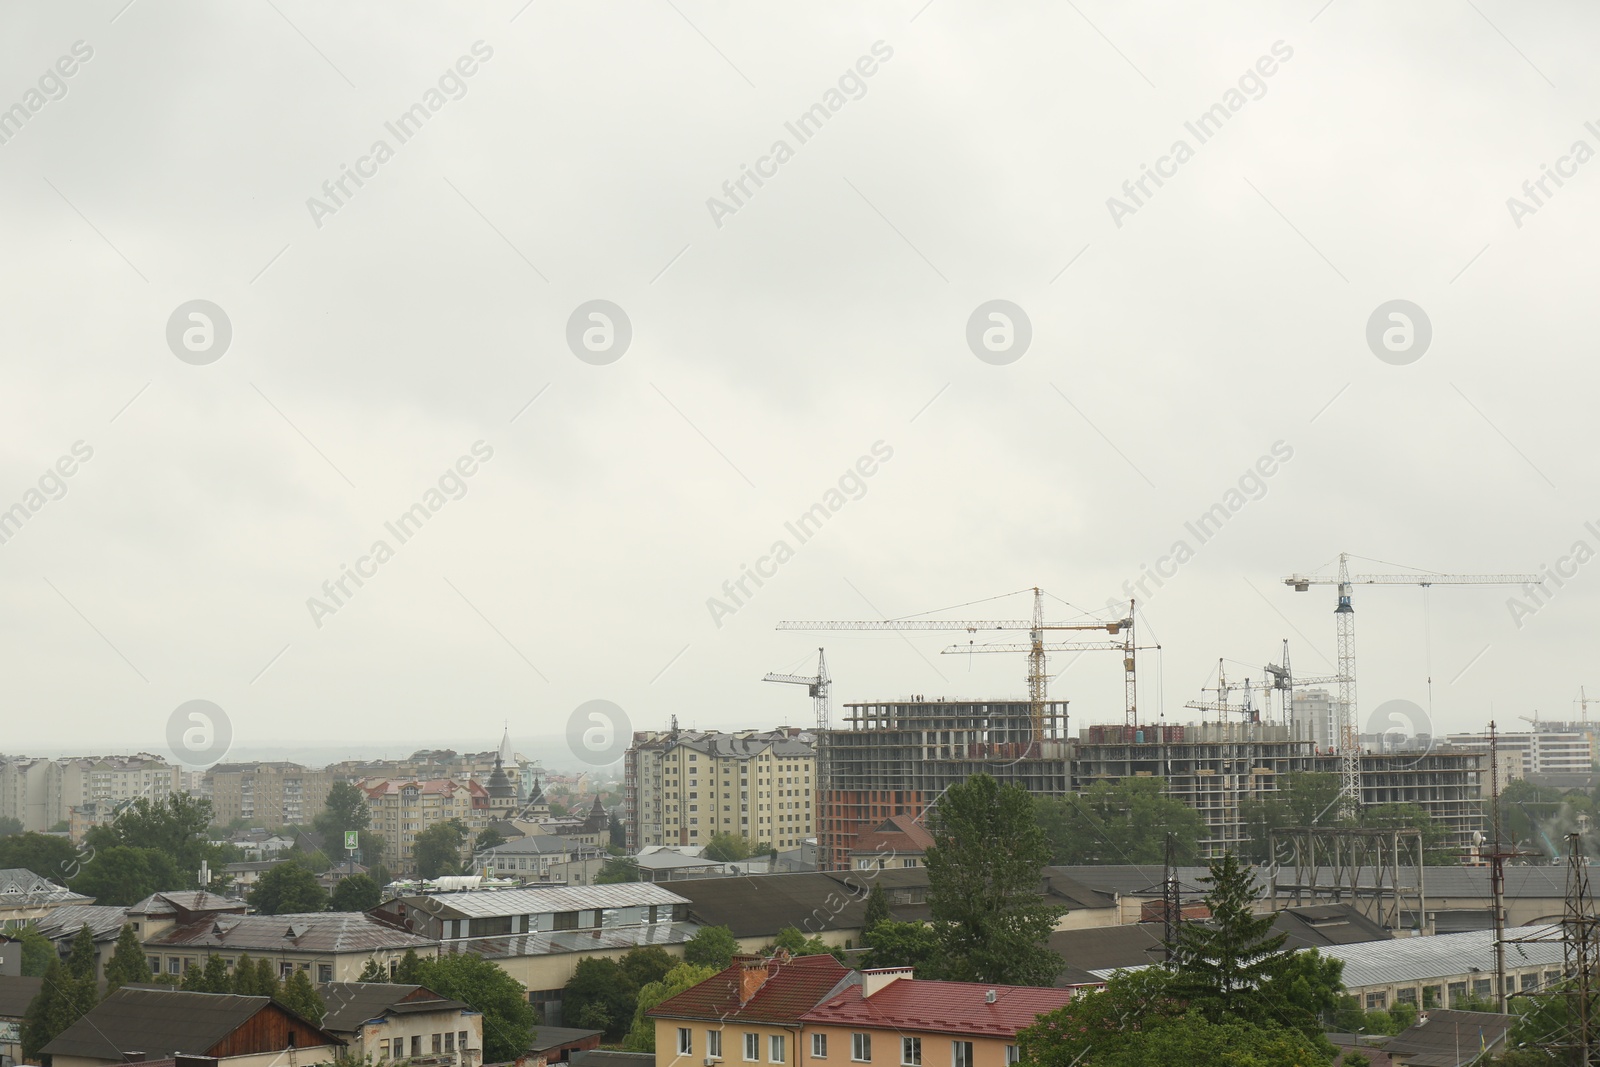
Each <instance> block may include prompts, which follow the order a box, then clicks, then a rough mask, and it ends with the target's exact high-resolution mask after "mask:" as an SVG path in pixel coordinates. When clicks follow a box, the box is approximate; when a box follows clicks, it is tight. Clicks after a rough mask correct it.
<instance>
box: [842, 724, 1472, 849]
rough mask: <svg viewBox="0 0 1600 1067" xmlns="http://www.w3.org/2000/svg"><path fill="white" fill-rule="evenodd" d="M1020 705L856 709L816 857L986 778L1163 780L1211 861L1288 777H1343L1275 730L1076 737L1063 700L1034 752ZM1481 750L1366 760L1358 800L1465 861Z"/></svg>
mask: <svg viewBox="0 0 1600 1067" xmlns="http://www.w3.org/2000/svg"><path fill="white" fill-rule="evenodd" d="M1030 718H1031V705H1030V704H1029V702H1028V701H1024V700H997V701H951V700H922V699H920V698H915V699H911V700H904V701H893V702H883V703H872V704H847V705H845V716H844V723H843V728H841V729H832V730H828V731H826V732H825V733H824V734H823V735H822V737H821V739H820V740H821V743H822V744H823V745H824V746H826V759H825V763H826V766H827V778H826V780H825V781H823V782H820V783H819V786H820V788H819V798H818V802H819V813H820V816H821V818H820V819H819V822H818V828H817V829H818V837H819V840H818V845H819V849H818V853H819V860H820V862H821V863H823V864H826V865H828V866H829V867H831V868H833V869H841V868H844V867H846V866H848V862H847V860H848V856H849V852H850V849H851V847H852V846H853V844H854V842H855V838H856V834H857V833H858V832H860V831H861V830H862V829H864V828H865V827H866V826H868V825H870V824H874V823H876V822H877V821H879V820H881V819H883V818H885V817H887V816H889V815H898V814H906V813H909V814H912V815H914V816H921V815H922V814H923V813H924V812H925V811H926V810H927V808H928V807H929V806H930V805H931V804H932V803H933V801H934V800H935V799H936V798H937V797H938V796H939V794H940V793H941V792H942V791H943V790H944V789H946V788H948V787H949V786H950V785H952V784H953V783H955V782H959V781H961V780H962V779H964V778H966V777H967V776H968V775H971V774H976V773H978V772H987V773H988V774H990V775H992V776H993V777H995V778H996V779H998V780H1000V781H1002V782H1016V783H1018V784H1021V785H1023V786H1025V787H1026V788H1027V789H1028V790H1029V792H1031V793H1033V794H1035V795H1039V796H1061V795H1065V794H1067V793H1071V792H1078V791H1081V790H1083V789H1085V788H1088V787H1089V786H1090V785H1092V784H1094V783H1095V782H1097V781H1108V782H1115V781H1118V780H1120V779H1123V778H1135V777H1158V778H1162V779H1165V780H1166V782H1167V790H1168V792H1169V794H1170V795H1171V796H1173V797H1174V798H1175V799H1177V800H1180V801H1182V802H1183V803H1184V804H1186V805H1188V806H1189V807H1191V808H1193V809H1195V810H1196V811H1198V812H1199V813H1200V814H1201V816H1202V817H1203V818H1204V819H1205V822H1206V827H1207V833H1206V836H1205V837H1204V838H1202V840H1201V841H1200V849H1201V853H1202V855H1205V856H1215V855H1218V854H1220V853H1222V852H1224V851H1226V850H1229V849H1234V848H1237V847H1238V846H1239V844H1240V843H1241V842H1243V841H1245V840H1248V838H1249V831H1248V829H1247V827H1246V825H1245V822H1244V813H1245V812H1246V811H1247V810H1248V808H1247V807H1246V804H1247V802H1248V801H1251V800H1265V799H1268V798H1270V797H1271V796H1273V794H1275V793H1276V791H1277V788H1278V781H1279V779H1280V776H1281V775H1284V774H1288V773H1292V772H1296V771H1322V772H1331V773H1338V772H1339V770H1340V766H1339V764H1340V757H1339V756H1338V755H1336V754H1333V753H1330V752H1328V751H1327V750H1325V749H1323V750H1319V749H1318V748H1317V746H1316V745H1315V744H1314V743H1313V742H1312V741H1310V740H1302V739H1296V736H1295V735H1296V734H1297V733H1299V731H1294V730H1293V729H1292V728H1291V727H1290V726H1287V725H1283V724H1279V723H1262V722H1254V723H1250V722H1217V723H1201V724H1199V725H1192V724H1191V725H1183V726H1179V725H1172V726H1166V725H1162V726H1146V727H1128V726H1088V727H1085V728H1083V729H1081V730H1080V731H1079V735H1078V736H1077V737H1076V738H1068V737H1067V736H1066V728H1067V703H1066V702H1065V701H1050V702H1048V703H1046V705H1045V710H1044V715H1043V730H1042V731H1041V738H1040V740H1039V741H1038V742H1034V741H1033V740H1032V738H1033V731H1032V728H1031V726H1030ZM1487 761H1488V757H1487V754H1485V753H1481V752H1463V751H1459V750H1457V751H1452V752H1434V753H1416V752H1407V753H1363V754H1362V756H1361V802H1362V805H1363V806H1375V805H1379V804H1416V805H1417V806H1419V807H1420V808H1422V809H1423V810H1424V811H1426V812H1427V813H1428V814H1429V815H1431V816H1432V817H1433V818H1434V819H1435V820H1436V821H1437V822H1438V823H1439V824H1440V825H1441V826H1443V827H1444V828H1445V830H1446V837H1445V839H1444V844H1446V845H1447V846H1449V847H1452V848H1459V849H1461V850H1462V851H1465V850H1466V849H1467V847H1468V846H1469V845H1470V844H1471V838H1472V831H1473V830H1475V829H1477V828H1478V827H1479V826H1480V825H1481V812H1480V805H1479V797H1480V796H1481V795H1482V793H1483V792H1484V790H1483V787H1482V785H1481V782H1480V779H1481V777H1482V776H1483V775H1484V773H1485V772H1486V771H1487V770H1488V762H1487Z"/></svg>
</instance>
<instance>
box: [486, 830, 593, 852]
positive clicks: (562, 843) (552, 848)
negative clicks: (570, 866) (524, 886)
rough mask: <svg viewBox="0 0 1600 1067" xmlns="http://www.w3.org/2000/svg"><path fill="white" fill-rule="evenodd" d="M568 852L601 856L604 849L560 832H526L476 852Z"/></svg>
mask: <svg viewBox="0 0 1600 1067" xmlns="http://www.w3.org/2000/svg"><path fill="white" fill-rule="evenodd" d="M562 852H570V853H572V854H573V855H575V856H603V855H605V854H606V851H605V849H602V848H598V847H596V846H595V845H584V844H580V843H578V842H576V841H573V840H572V839H570V838H567V837H562V836H561V835H560V834H528V835H527V836H525V837H519V838H516V839H515V840H512V841H507V842H505V843H503V844H499V845H495V846H494V847H493V848H486V849H484V850H482V851H481V852H478V853H477V855H479V856H525V855H538V856H544V855H555V854H559V853H562Z"/></svg>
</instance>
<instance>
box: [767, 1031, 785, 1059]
mask: <svg viewBox="0 0 1600 1067" xmlns="http://www.w3.org/2000/svg"><path fill="white" fill-rule="evenodd" d="M767 1062H768V1063H782V1062H783V1035H782V1034H768V1035H767Z"/></svg>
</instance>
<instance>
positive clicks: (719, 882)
mask: <svg viewBox="0 0 1600 1067" xmlns="http://www.w3.org/2000/svg"><path fill="white" fill-rule="evenodd" d="M854 873H855V878H854V879H853V880H847V879H846V878H839V879H835V878H832V877H829V876H828V875H826V874H820V873H814V872H813V873H800V874H758V875H751V876H748V877H737V878H693V879H685V880H683V881H680V882H673V883H672V885H673V886H674V887H675V888H676V889H677V891H678V892H680V893H682V894H683V895H684V896H685V897H687V898H688V899H689V918H690V919H692V920H694V921H695V922H698V923H702V924H704V925H706V926H726V927H727V928H728V929H729V930H731V931H732V932H733V936H734V937H771V936H773V935H775V934H777V933H778V931H780V930H782V929H783V928H784V927H786V926H793V927H796V928H797V929H804V930H805V931H807V932H808V933H812V934H816V933H821V932H822V931H824V930H856V929H860V927H861V924H862V923H864V922H865V921H866V907H867V905H866V893H867V883H869V882H870V881H871V880H872V879H871V878H870V877H869V875H870V873H871V872H868V871H859V872H854ZM924 878H926V875H924ZM858 893H859V895H856V894H858Z"/></svg>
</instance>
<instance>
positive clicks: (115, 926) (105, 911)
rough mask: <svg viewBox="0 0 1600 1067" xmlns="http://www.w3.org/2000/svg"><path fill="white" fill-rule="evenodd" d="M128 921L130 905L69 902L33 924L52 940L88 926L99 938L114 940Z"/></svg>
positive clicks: (53, 909) (68, 935) (73, 933)
mask: <svg viewBox="0 0 1600 1067" xmlns="http://www.w3.org/2000/svg"><path fill="white" fill-rule="evenodd" d="M127 921H128V909H127V908H114V907H111V906H110V905H109V904H67V905H64V906H62V907H59V908H52V909H51V910H50V911H49V912H47V913H46V914H45V915H44V916H43V917H41V918H38V919H34V920H33V927H34V929H36V930H38V931H39V932H40V933H41V934H43V935H44V936H45V937H48V938H50V939H51V940H52V941H59V940H61V939H63V938H69V937H72V936H73V935H75V934H76V933H77V932H78V931H79V930H81V929H83V928H84V927H85V926H87V927H88V928H89V932H90V933H91V934H93V935H94V939H95V940H96V941H115V940H116V939H117V935H118V934H120V933H121V932H122V926H123V924H124V923H126V922H127Z"/></svg>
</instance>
